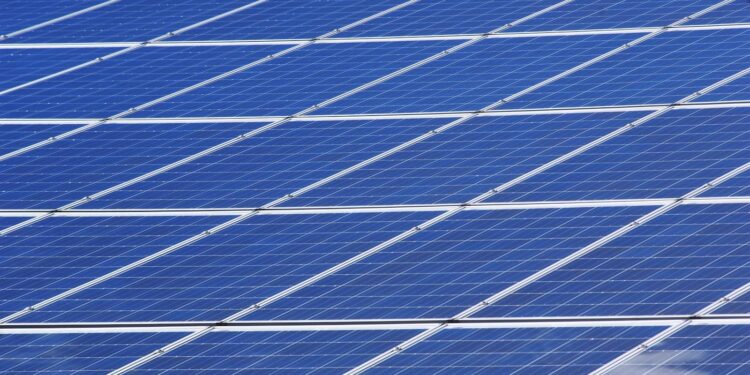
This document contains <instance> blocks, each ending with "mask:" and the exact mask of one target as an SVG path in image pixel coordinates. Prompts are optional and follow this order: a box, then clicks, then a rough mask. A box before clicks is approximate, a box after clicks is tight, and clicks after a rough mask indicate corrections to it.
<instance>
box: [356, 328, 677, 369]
mask: <svg viewBox="0 0 750 375" xmlns="http://www.w3.org/2000/svg"><path fill="white" fill-rule="evenodd" d="M663 329H664V327H653V326H645V327H566V328H514V329H508V328H482V329H468V328H466V329H450V328H449V329H444V330H442V331H440V332H438V333H437V334H435V335H434V336H432V337H430V338H428V339H427V340H425V341H423V342H421V343H419V344H417V345H415V346H412V347H410V348H408V349H406V350H405V351H403V352H401V353H399V354H397V355H395V356H393V357H391V358H390V359H388V360H386V361H385V362H383V363H382V364H380V365H378V366H376V367H374V368H373V369H372V370H370V371H368V373H373V374H441V375H444V374H461V373H466V374H477V375H480V374H487V375H489V374H514V375H536V374H556V375H559V374H587V373H589V372H590V371H593V370H596V369H597V368H599V367H600V366H602V365H604V364H606V363H607V362H609V361H611V360H613V359H615V358H617V356H619V355H621V354H623V353H624V352H626V351H628V350H630V349H632V348H633V347H635V346H636V345H638V344H640V343H642V342H643V341H645V340H647V339H649V338H650V337H651V336H653V335H654V334H656V333H658V332H659V331H661V330H663Z"/></svg>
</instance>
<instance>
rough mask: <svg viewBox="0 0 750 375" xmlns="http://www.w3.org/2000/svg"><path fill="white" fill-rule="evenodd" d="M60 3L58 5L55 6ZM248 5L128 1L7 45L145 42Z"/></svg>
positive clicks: (241, 0)
mask: <svg viewBox="0 0 750 375" xmlns="http://www.w3.org/2000/svg"><path fill="white" fill-rule="evenodd" d="M58 3H59V2H58ZM247 3H249V1H246V0H201V1H194V0H160V1H152V0H127V1H120V2H117V3H115V4H112V5H109V6H106V7H103V8H100V9H97V10H94V11H91V12H89V13H86V14H83V15H80V16H77V17H74V18H70V19H67V20H65V21H61V22H59V23H55V24H53V25H50V26H47V27H44V28H41V29H38V30H34V31H33V32H29V33H27V34H22V35H19V36H18V37H15V38H11V39H9V40H8V41H9V42H22V43H40V42H131V41H145V40H149V39H152V38H155V37H158V36H162V35H164V34H166V33H168V32H171V31H176V30H178V29H180V28H183V27H185V26H189V25H192V24H194V23H197V22H200V21H203V20H205V19H208V18H210V17H213V16H216V15H218V14H220V13H223V12H226V11H229V10H232V9H235V8H238V7H240V6H242V5H245V4H247Z"/></svg>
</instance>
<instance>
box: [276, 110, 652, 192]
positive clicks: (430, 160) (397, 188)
mask: <svg viewBox="0 0 750 375" xmlns="http://www.w3.org/2000/svg"><path fill="white" fill-rule="evenodd" d="M641 115H642V114H639V113H635V112H630V113H597V114H572V115H535V116H504V117H478V118H474V119H472V120H470V121H469V122H466V123H464V124H461V125H458V126H457V127H454V128H452V129H450V130H448V131H446V132H444V133H441V134H439V135H437V136H435V137H432V138H430V139H428V140H425V141H422V142H420V143H417V144H416V145H414V146H412V147H409V148H407V149H405V150H402V151H399V152H397V153H395V154H393V155H391V156H389V157H387V158H385V159H383V160H381V161H378V162H376V163H373V164H371V165H369V166H367V167H364V168H362V169H360V170H358V171H356V172H354V173H351V174H349V175H346V176H343V177H340V178H338V179H336V180H334V181H332V182H330V183H329V184H327V185H323V186H321V187H318V188H315V189H313V190H310V191H309V192H307V193H305V194H303V195H300V196H299V197H297V198H294V199H291V200H289V201H287V202H286V203H285V205H286V206H311V205H322V206H328V205H364V204H407V203H408V204H413V203H460V202H465V201H468V200H470V199H472V198H474V197H475V196H477V195H479V194H482V193H484V192H486V191H488V190H490V189H492V188H495V187H496V186H498V185H501V184H503V183H505V182H507V181H510V180H512V179H513V178H515V177H517V176H518V175H520V174H523V173H526V172H527V171H529V170H532V169H534V168H536V167H538V166H539V165H542V164H544V163H546V162H548V161H550V160H553V159H555V158H556V157H558V156H560V155H563V154H565V153H567V152H570V151H572V150H574V149H575V148H577V147H579V146H581V145H584V144H586V143H587V142H590V141H592V140H594V139H596V138H598V137H601V136H602V135H604V134H607V133H608V132H610V131H612V130H614V129H617V128H619V127H621V126H623V125H625V124H627V123H628V122H629V121H632V120H634V119H636V118H638V117H640V116H641Z"/></svg>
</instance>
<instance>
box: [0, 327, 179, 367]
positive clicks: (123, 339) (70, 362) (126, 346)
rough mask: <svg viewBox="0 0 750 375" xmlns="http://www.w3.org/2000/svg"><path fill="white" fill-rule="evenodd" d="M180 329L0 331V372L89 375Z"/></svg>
mask: <svg viewBox="0 0 750 375" xmlns="http://www.w3.org/2000/svg"><path fill="white" fill-rule="evenodd" d="M185 335H186V333H184V332H159V333H153V332H152V333H145V332H143V333H140V332H136V333H133V332H130V333H50V334H0V372H2V373H3V374H8V375H22V374H50V375H51V374H56V375H73V374H77V375H78V374H92V373H102V372H109V371H112V370H116V369H118V368H119V367H121V366H124V365H126V364H128V363H130V362H132V361H135V360H136V359H138V358H140V357H141V356H144V355H146V354H148V353H150V352H152V351H154V350H156V349H159V348H160V347H162V346H164V345H166V344H168V343H170V342H172V341H174V340H177V339H179V338H181V337H183V336H185Z"/></svg>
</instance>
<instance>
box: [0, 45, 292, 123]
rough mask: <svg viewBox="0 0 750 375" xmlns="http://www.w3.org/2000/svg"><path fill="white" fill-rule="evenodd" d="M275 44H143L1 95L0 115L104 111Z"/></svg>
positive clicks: (249, 59)
mask: <svg viewBox="0 0 750 375" xmlns="http://www.w3.org/2000/svg"><path fill="white" fill-rule="evenodd" d="M280 48H281V47H280V46H252V47H248V46H244V47H184V48H144V49H140V50H138V51H136V52H132V53H128V54H125V55H123V56H118V57H115V58H113V59H111V60H106V61H104V62H101V63H98V64H94V65H92V66H89V67H87V68H85V69H81V70H77V71H75V72H71V73H68V74H65V75H62V76H59V77H56V78H54V79H51V80H48V81H45V82H42V83H39V84H36V85H33V86H31V87H27V88H25V89H22V90H18V91H15V92H12V93H10V94H6V95H2V96H0V116H2V117H37V118H38V117H99V118H103V117H108V116H112V115H114V114H116V113H119V112H121V111H125V110H127V109H129V108H131V107H135V106H137V105H140V104H143V103H145V102H148V101H150V100H153V99H157V98H159V97H161V96H163V95H167V94H170V93H172V92H175V91H177V90H179V89H182V88H185V87H187V86H190V85H192V84H195V83H198V82H200V81H203V80H206V79H208V78H212V77H214V76H216V75H218V74H221V73H224V72H226V71H229V70H231V69H234V68H236V67H239V66H241V65H244V64H247V63H250V62H253V61H255V60H257V59H259V58H262V57H265V56H266V55H268V54H269V53H273V52H275V51H277V50H279V49H280ZM251 70H252V69H251Z"/></svg>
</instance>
